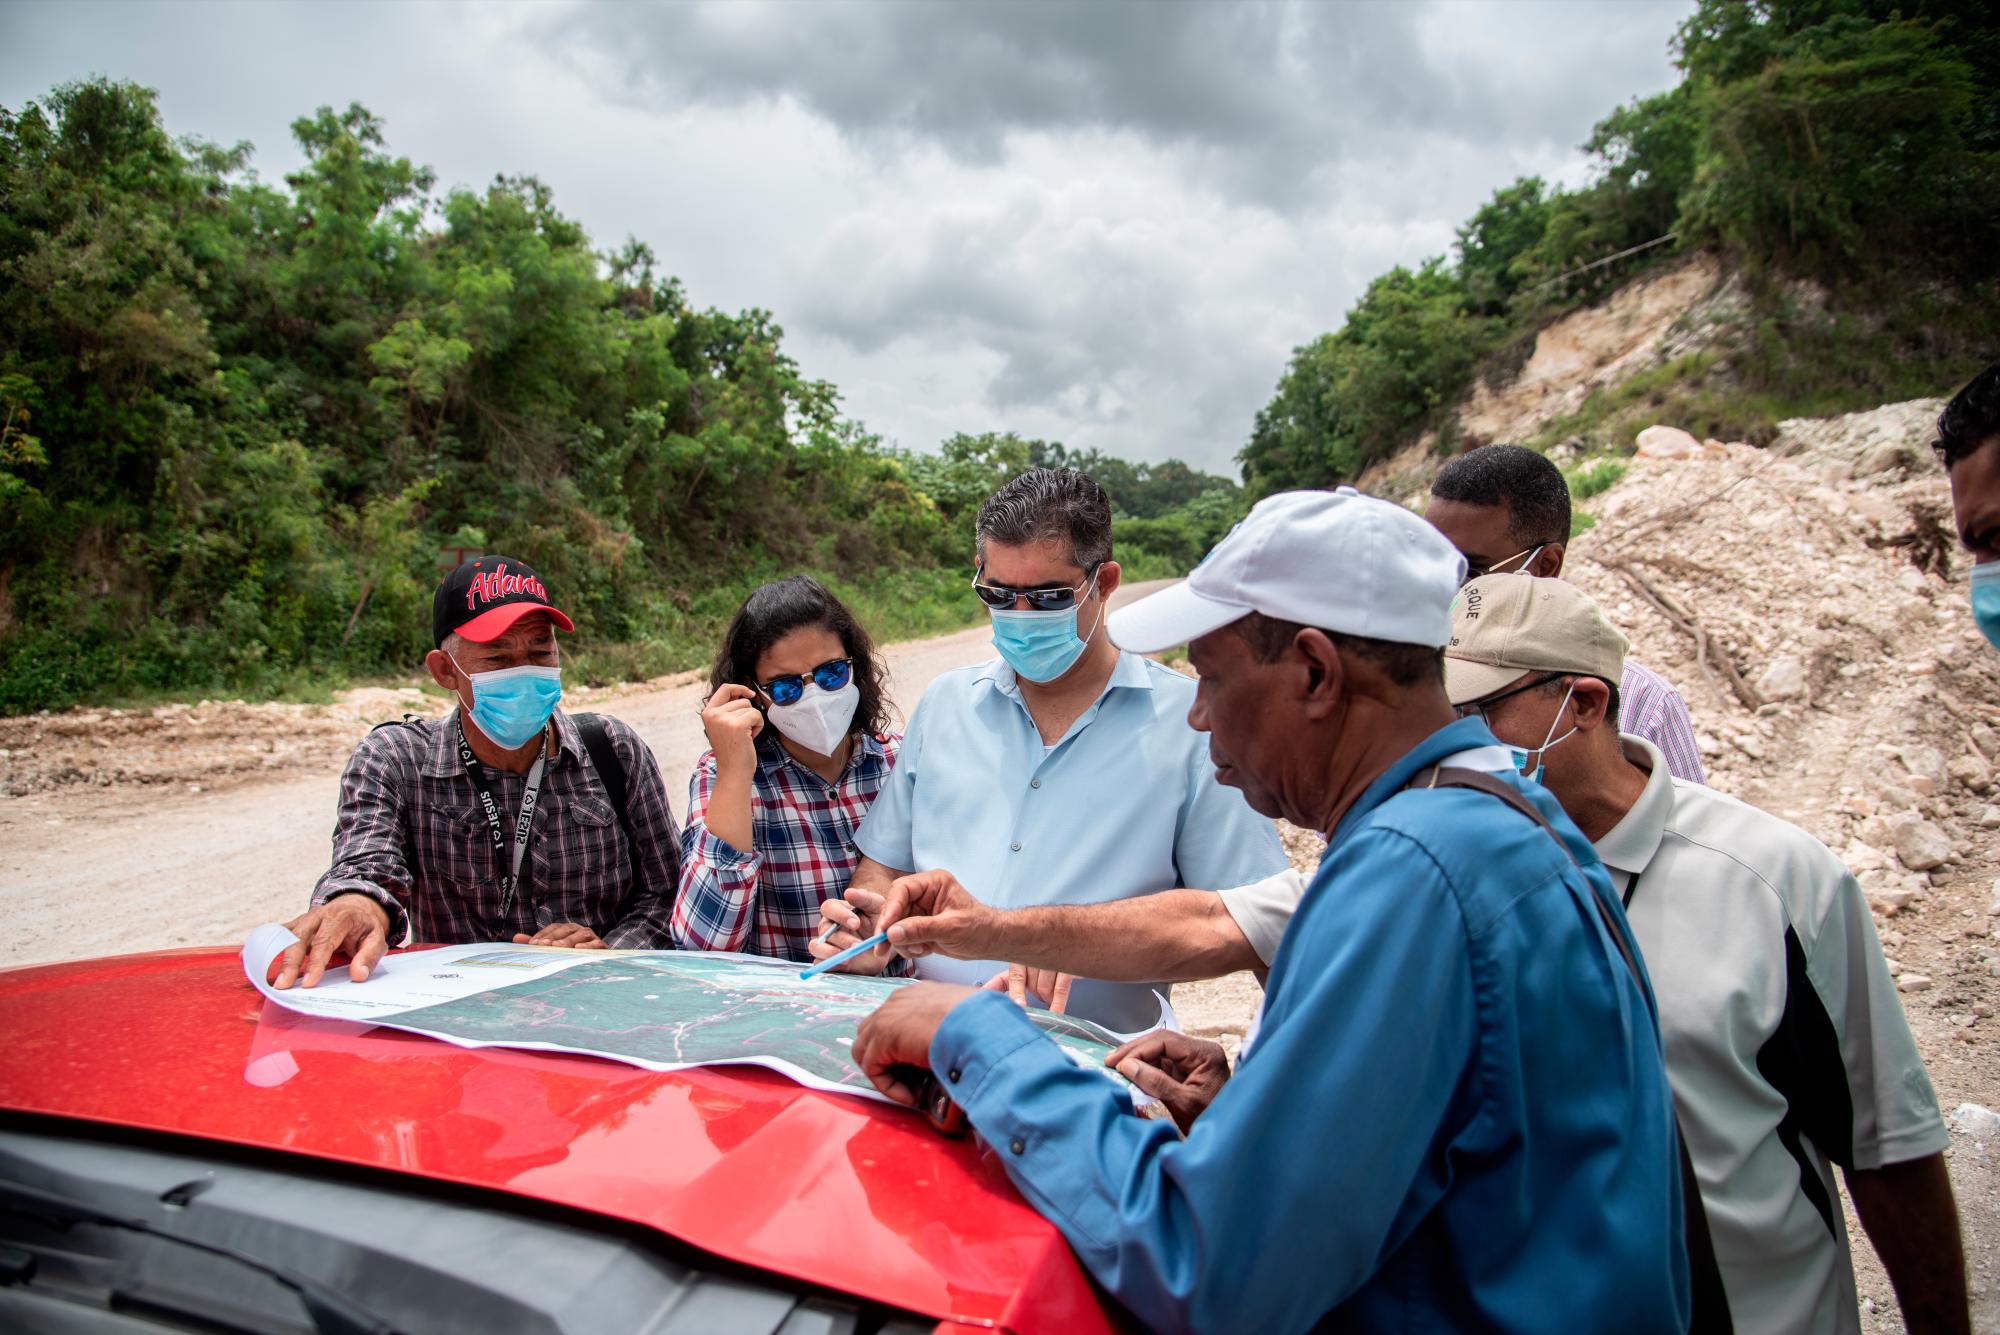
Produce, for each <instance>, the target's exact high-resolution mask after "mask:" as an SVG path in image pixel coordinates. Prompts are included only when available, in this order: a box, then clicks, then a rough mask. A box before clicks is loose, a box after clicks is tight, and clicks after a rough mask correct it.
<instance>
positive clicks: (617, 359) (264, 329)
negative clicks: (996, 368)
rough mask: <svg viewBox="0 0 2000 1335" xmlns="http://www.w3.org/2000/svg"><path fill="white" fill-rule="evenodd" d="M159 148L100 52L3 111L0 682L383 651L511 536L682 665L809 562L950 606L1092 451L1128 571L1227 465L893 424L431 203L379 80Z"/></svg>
mask: <svg viewBox="0 0 2000 1335" xmlns="http://www.w3.org/2000/svg"><path fill="white" fill-rule="evenodd" d="M293 132H294V134H295V135H296V136H297V138H298V141H299V143H300V145H301V146H302V147H303V148H304V150H305V153H306V158H307V161H306V165H305V166H304V167H303V168H302V169H301V170H300V171H299V172H297V173H296V174H294V175H292V176H290V177H288V178H287V180H286V181H285V183H284V186H283V187H279V186H273V185H270V184H266V183H263V182H261V181H259V180H258V179H257V178H256V177H255V176H254V175H252V174H250V173H249V171H248V166H249V150H248V147H247V146H239V147H237V148H233V149H224V148H219V147H216V146H213V145H208V144H202V143H196V142H188V141H176V140H175V139H173V138H172V137H171V136H170V135H169V133H168V131H167V129H166V127H165V126H164V125H162V123H161V120H160V117H159V114H158V111H157V109H156V107H155V105H154V101H153V98H152V95H151V94H150V93H148V92H147V91H146V90H144V89H140V88H136V87H133V86H130V85H125V84H114V83H107V82H102V81H99V82H90V83H82V84H74V85H69V86H66V87H63V88H60V89H58V90H56V91H55V92H54V93H53V94H51V95H50V96H49V97H48V98H47V99H46V100H45V101H44V102H43V103H40V104H29V105H28V106H26V107H24V108H22V109H21V110H20V111H19V112H12V111H8V110H6V109H0V712H14V711H20V710H26V709H34V708H42V707H49V706H57V705H62V704H66V703H70V702H72V701H76V700H79V699H86V698H88V699H100V700H101V699H105V698H115V697H117V696H120V695H126V694H132V693H141V694H150V693H160V692H172V691H207V690H214V689H219V688H227V689H237V690H272V689H278V688H286V687H298V686H301V685H305V684H310V683H322V684H324V683H327V682H337V681H339V680H341V679H343V678H345V677H348V676H352V675H356V674H367V673H373V672H383V671H391V670H407V669H408V668H409V667H410V666H411V665H412V664H413V663H414V662H415V661H416V659H417V658H418V657H419V656H420V654H421V652H422V650H423V649H425V648H427V647H428V640H427V637H428V627H429V597H430V590H431V587H432V585H433V584H434V582H435V580H436V578H437V574H436V562H437V560H438V556H439V551H440V549H441V548H445V547H470V548H475V549H486V550H499V551H505V552H508V553H511V554H514V555H516V556H519V557H521V558H522V559H524V560H527V561H529V562H531V563H532V564H534V565H535V566H536V567H537V568H538V569H539V570H540V571H541V573H542V574H543V575H544V576H545V577H546V578H547V579H548V580H549V582H550V584H551V586H552V587H553V588H555V589H556V590H558V591H559V594H560V600H561V602H562V603H563V605H564V606H565V607H566V608H567V609H568V610H569V611H570V613H571V614H572V615H573V616H575V617H576V619H577V622H578V628H579V631H580V635H579V637H578V641H577V643H576V646H575V647H576V648H578V649H579V650H580V651H581V652H580V653H578V654H576V655H574V656H573V658H572V662H573V665H575V666H577V667H580V668H581V669H582V671H583V672H584V674H585V675H588V676H593V677H599V678H602V677H607V676H615V675H625V674H633V673H646V672H657V671H664V670H668V669H672V668H678V667H687V666H692V665H696V664H699V663H703V662H705V661H706V659H707V658H708V656H709V655H710V654H711V653H712V652H713V645H714V643H715V639H716V637H717V636H718V634H719V631H720V628H721V626H722V624H723V622H724V621H725V620H726V618H727V616H728V615H729V613H730V612H731V611H733V610H734V607H735V605H736V603H737V601H738V600H739V599H740V598H741V596H742V594H743V593H744V592H745V591H747V590H748V588H749V587H751V586H752V585H753V584H755V583H756V582H758V581H760V580H763V579H766V578H771V577H775V576H777V575H780V574H784V573H789V572H792V571H794V570H800V569H806V570H812V571H815V572H817V573H819V574H821V575H823V576H824V577H826V578H828V579H830V580H831V581H832V582H834V583H835V585H836V586H837V587H839V588H840V589H842V591H843V592H845V593H846V594H848V595H849V596H850V597H852V598H854V599H855V600H856V602H857V603H858V604H859V605H860V608H861V610H862V612H863V613H864V615H865V616H867V617H868V618H869V619H870V620H871V622H872V623H873V624H874V625H875V627H876V630H877V632H878V634H881V635H883V636H885V637H891V638H893V637H895V636H898V635H903V634H911V633H922V632H927V631H934V630H939V629H944V628H946V627H949V626H954V625H957V624H961V623H962V622H964V621H965V620H967V619H969V618H970V616H971V615H972V614H973V613H974V612H975V611H976V609H977V607H978V604H977V602H976V600H974V599H972V598H970V597H969V595H968V593H967V591H966V590H965V589H964V587H963V582H964V580H965V579H966V577H967V570H966V563H967V559H968V556H969V553H970V545H971V537H970V526H971V520H972V512H973V510H974V509H975V508H976V506H977V505H978V503H979V501H980V500H981V499H982V498H983V497H984V496H985V495H986V494H987V492H988V491H990V490H991V489H992V487H993V486H994V485H996V484H997V483H998V482H999V481H1000V480H1001V479H1002V478H1004V477H1005V476H1007V475H1008V474H1010V473H1011V472H1013V471H1016V470H1017V469H1019V468H1020V467H1022V466H1024V465H1025V464H1027V463H1029V462H1042V461H1060V460H1063V459H1066V458H1067V459H1069V460H1070V461H1071V462H1075V463H1078V464H1081V465H1083V466H1086V467H1088V468H1089V469H1090V470H1091V471H1092V472H1093V473H1094V474H1096V475H1097V476H1098V477H1099V478H1100V480H1102V481H1103V482H1104V483H1105V484H1106V486H1107V489H1108V490H1109V491H1110V492H1111V493H1112V496H1113V498H1114V501H1115V503H1116V504H1117V506H1118V509H1119V513H1120V533H1121V538H1122V539H1124V540H1125V542H1126V550H1124V551H1123V552H1121V555H1124V556H1125V557H1126V558H1127V560H1128V562H1129V563H1130V564H1133V565H1134V566H1135V567H1136V568H1137V569H1139V570H1140V571H1141V572H1147V571H1152V572H1164V571H1167V570H1173V571H1176V572H1177V571H1179V570H1182V569H1185V568H1186V566H1187V565H1188V564H1191V563H1192V561H1193V560H1194V559H1195V557H1197V556H1198V555H1199V553H1200V551H1201V550H1202V549H1203V548H1204V547H1205V546H1206V545H1207V543H1208V542H1210V541H1212V540H1213V538H1214V536H1216V535H1217V534H1219V532H1220V531H1221V528H1219V527H1217V526H1218V525H1221V526H1222V527H1226V525H1227V522H1228V521H1229V520H1230V519H1233V517H1234V513H1235V507H1236V506H1237V505H1239V504H1240V501H1239V498H1238V489H1237V488H1236V486H1235V484H1234V483H1232V482H1230V481H1228V480H1227V479H1223V478H1218V477H1212V476H1206V475H1203V474H1199V473H1196V472H1195V471H1193V470H1192V469H1189V468H1187V467H1186V466H1185V465H1181V464H1179V463H1175V462H1169V463H1166V464H1161V465H1155V466H1150V467H1149V466H1144V465H1137V466H1135V465H1131V464H1128V463H1126V462H1124V461H1122V460H1117V459H1108V458H1102V457H1099V456H1096V455H1094V454H1088V455H1082V456H1069V455H1067V454H1066V452H1065V451H1064V450H1063V448H1062V447H1061V446H1060V445H1052V444H1046V443H1042V442H1031V441H1022V440H1018V439H1016V438H1014V437H1012V436H1005V435H1000V436H980V437H967V436H961V437H956V438H954V439H953V440H951V441H948V442H945V444H944V447H943V449H942V450H941V451H940V452H938V453H937V454H935V455H933V454H928V453H924V454H911V453H904V452H901V451H897V450H894V449H890V448H885V447H884V445H883V444H882V442H881V441H880V440H878V439H877V438H876V437H874V436H872V435H870V434H869V433H868V432H867V430H866V429H865V428H864V427H862V426H861V425H860V424H858V423H856V422H853V421H851V420H847V419H846V418H844V417H843V416H842V414H841V412H840V405H839V396H838V394H837V393H836V391H835V389H834V387H833V386H831V385H829V384H827V383H825V382H824V381H819V380H813V379H810V378H808V377H807V376H805V375H804V374H802V373H801V371H800V369H799V367H798V366H797V365H796V364H795V363H794V361H793V360H792V359H791V358H790V357H788V356H787V355H786V353H785V351H784V346H783V331H782V330H781V329H780V328H779V326H778V325H777V323H776V322H775V321H774V320H773V319H772V317H771V315H770V314H769V313H767V312H764V311H760V310H751V311H745V312H742V313H739V314H730V313H727V312H723V311H718V310H713V309H700V308H698V307H697V306H696V305H695V304H693V302H691V301H690V299H689V298H688V296H687V294H686V293H685V292H684V291H683V290H682V287H681V285H680V283H679V282H678V281H676V280H675V279H673V278H671V277H665V276H662V275H661V274H660V273H659V272H658V271H657V267H656V261H655V258H654V256H653V255H652V254H651V252H649V251H648V249H647V248H646V247H645V246H644V245H643V244H640V243H638V242H636V241H633V242H627V243H626V244H625V246H624V247H622V248H621V249H619V250H618V251H616V252H615V253H612V254H608V255H602V254H599V253H597V252H595V251H593V250H592V248H591V244H590V240H589V238H588V237H587V236H586V235H585V234H584V231H583V229H582V228H581V227H579V226H578V225H577V224H576V223H575V222H574V221H572V220H570V219H568V218H565V217H564V216H563V215H562V214H561V213H560V212H558V210H557V209H556V207H555V203H554V201H553V200H552V199H551V197H550V193H549V191H548V189H547V188H546V187H544V186H543V185H541V184H540V183H539V182H537V181H536V180H534V179H533V178H530V177H508V178H504V179H501V180H497V181H495V182H494V183H493V184H492V185H491V186H490V187H488V188H487V189H486V190H484V191H483V192H474V191H469V190H455V191H452V192H449V193H447V194H444V195H442V196H441V197H440V196H439V195H437V194H436V193H434V191H433V184H434V183H433V181H432V179H431V177H430V174H429V173H428V172H427V171H425V170H423V169H422V168H420V167H418V166H416V165H414V164H412V163H411V162H410V161H409V160H408V159H406V158H402V157H398V156H395V155H393V154H392V153H391V152H390V151H389V150H388V148H387V146H386V144H385V141H384V136H383V127H382V125H381V124H380V123H379V122H378V121H377V120H376V119H375V118H374V117H373V116H371V115H370V114H369V113H368V112H367V111H366V110H364V109H362V108H360V107H350V108H349V109H348V110H347V111H346V112H344V113H335V112H333V111H331V110H325V109H323V110H321V111H320V112H319V113H318V114H317V115H315V116H311V117H307V118H305V119H302V120H299V121H298V122H296V123H295V124H294V126H293Z"/></svg>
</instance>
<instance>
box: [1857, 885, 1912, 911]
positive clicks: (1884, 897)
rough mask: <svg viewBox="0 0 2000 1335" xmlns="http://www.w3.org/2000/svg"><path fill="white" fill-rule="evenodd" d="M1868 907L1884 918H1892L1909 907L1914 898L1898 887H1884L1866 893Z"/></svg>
mask: <svg viewBox="0 0 2000 1335" xmlns="http://www.w3.org/2000/svg"><path fill="white" fill-rule="evenodd" d="M1867 896H1868V907H1869V908H1871V909H1873V910H1875V911H1876V912H1877V913H1879V914H1881V915H1882V916H1883V917H1885V918H1893V917H1895V916H1896V915H1897V914H1898V913H1901V912H1902V911H1903V910H1904V909H1906V908H1908V907H1909V906H1910V901H1911V900H1912V899H1914V898H1916V896H1915V895H1913V894H1911V893H1910V892H1909V891H1908V890H1905V889H1903V888H1901V887H1900V886H1891V885H1884V886H1879V887H1876V888H1874V889H1871V890H1869V891H1867Z"/></svg>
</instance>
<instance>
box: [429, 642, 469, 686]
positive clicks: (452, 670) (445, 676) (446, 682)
mask: <svg viewBox="0 0 2000 1335" xmlns="http://www.w3.org/2000/svg"><path fill="white" fill-rule="evenodd" d="M424 666H425V667H426V668H429V669H430V674H431V680H432V681H434V682H436V683H437V684H438V685H440V686H442V687H444V688H445V689H446V690H447V691H450V692H451V693H452V694H453V695H457V694H458V686H459V683H460V682H462V681H464V680H465V677H464V675H463V674H462V673H460V672H459V670H458V664H456V663H454V662H452V661H451V655H450V654H448V653H446V652H445V651H444V650H442V649H433V650H431V651H430V652H429V653H427V654H425V655H424Z"/></svg>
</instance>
